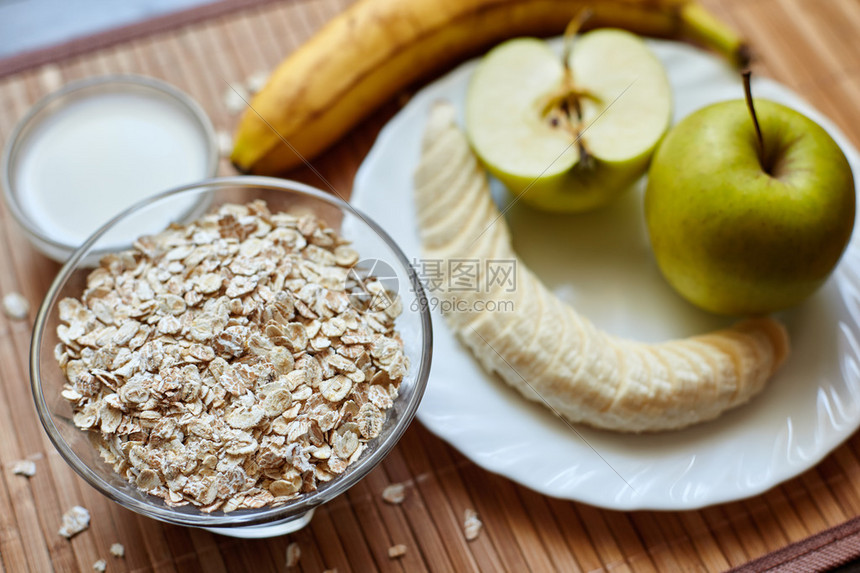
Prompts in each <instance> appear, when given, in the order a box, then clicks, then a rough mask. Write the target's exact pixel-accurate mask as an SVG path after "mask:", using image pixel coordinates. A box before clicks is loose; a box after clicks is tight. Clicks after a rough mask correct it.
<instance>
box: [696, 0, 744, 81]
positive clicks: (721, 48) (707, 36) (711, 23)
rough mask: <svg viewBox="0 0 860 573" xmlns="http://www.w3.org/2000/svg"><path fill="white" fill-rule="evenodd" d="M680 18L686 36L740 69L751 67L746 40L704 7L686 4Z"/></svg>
mask: <svg viewBox="0 0 860 573" xmlns="http://www.w3.org/2000/svg"><path fill="white" fill-rule="evenodd" d="M679 16H680V19H681V31H682V33H683V34H684V35H685V36H687V37H688V38H690V39H691V40H695V41H697V42H699V43H701V44H703V45H705V46H710V47H711V48H713V49H714V50H716V51H717V52H719V53H720V54H722V55H723V56H725V57H726V58H727V59H728V60H729V61H730V62H732V63H733V64H735V65H736V66H737V67H738V68H745V67H747V66H748V65H749V63H750V59H751V57H750V49H749V46H748V45H747V43H746V42H745V41H744V39H743V38H741V37H740V36H738V34H737V33H736V32H735V31H734V30H732V29H731V28H729V27H728V26H726V25H725V24H724V23H723V22H721V21H720V20H718V19H717V18H716V16H714V15H713V14H711V13H710V12H709V11H708V10H707V9H706V8H705V7H704V6H702V5H700V4H698V3H697V2H695V1H689V2H686V3H685V4H683V5H682V6H681V9H680V13H679Z"/></svg>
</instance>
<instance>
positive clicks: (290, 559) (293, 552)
mask: <svg viewBox="0 0 860 573" xmlns="http://www.w3.org/2000/svg"><path fill="white" fill-rule="evenodd" d="M301 558H302V548H301V547H299V544H298V543H296V542H293V543H290V544H289V545H287V567H295V566H296V565H298V564H299V559H301Z"/></svg>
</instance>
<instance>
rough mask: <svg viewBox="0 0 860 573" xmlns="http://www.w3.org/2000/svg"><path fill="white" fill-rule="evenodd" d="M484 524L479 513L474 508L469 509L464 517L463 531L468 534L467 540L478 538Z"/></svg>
mask: <svg viewBox="0 0 860 573" xmlns="http://www.w3.org/2000/svg"><path fill="white" fill-rule="evenodd" d="M483 526H484V524H483V523H481V520H480V519H478V513H477V512H476V511H475V510H474V509H467V510H466V512H465V515H464V519H463V533H465V535H466V540H467V541H472V540H473V539H477V538H478V534H479V533H480V532H481V528H482V527H483Z"/></svg>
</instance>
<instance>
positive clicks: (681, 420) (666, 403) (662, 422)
mask: <svg viewBox="0 0 860 573" xmlns="http://www.w3.org/2000/svg"><path fill="white" fill-rule="evenodd" d="M415 201H416V206H417V208H418V221H419V227H420V233H421V240H422V244H423V248H424V254H425V256H426V257H428V258H431V259H472V260H474V259H479V260H481V261H487V260H494V259H496V260H499V259H500V260H512V259H516V253H515V252H514V250H513V247H512V245H511V239H510V231H509V229H508V226H507V223H506V222H505V219H504V217H502V216H501V215H500V213H499V211H498V209H497V208H496V206H495V204H494V203H493V201H492V198H491V197H490V191H489V186H488V182H487V177H486V173H485V172H484V170H483V169H482V168H481V166H480V165H479V164H478V162H477V160H476V158H475V155H474V154H473V153H472V151H471V149H470V148H469V144H468V141H467V140H466V137H465V135H464V134H463V133H462V131H461V130H460V129H459V128H458V127H457V125H456V123H455V120H454V110H453V108H452V107H451V106H450V104H437V105H436V106H434V108H433V110H432V112H431V114H430V118H429V121H428V125H427V128H426V131H425V134H424V142H423V153H422V158H421V162H420V164H419V166H418V169H417V171H416V174H415ZM516 265H517V266H516V269H517V285H516V289H515V290H514V292H507V289H505V288H502V286H501V285H498V284H490V282H491V281H490V280H489V277H487V276H486V275H485V273H484V272H482V273H480V274H479V283H478V284H479V288H477V289H471V290H470V291H469V292H458V293H456V298H457V299H458V300H459V301H460V306H459V307H458V309H457V310H452V311H451V312H447V313H446V315H445V318H446V321H447V322H448V324H449V326H450V327H451V328H452V330H453V331H454V332H455V333H456V334H457V336H458V337H459V338H460V339H461V340H462V341H463V343H464V344H465V345H466V346H468V347H469V349H470V350H471V351H472V353H473V354H474V356H475V357H476V358H477V359H478V361H479V362H480V364H481V365H482V366H483V368H484V369H486V370H487V371H491V372H496V373H498V375H499V376H500V377H501V378H502V379H504V380H505V381H506V382H507V383H508V384H510V385H512V386H513V387H515V388H517V389H518V390H519V391H520V392H522V394H523V395H524V396H526V397H527V398H529V399H531V400H535V401H537V402H541V403H545V404H547V405H548V406H549V407H551V408H552V409H553V410H554V411H556V412H558V413H560V414H561V415H562V416H564V417H565V418H567V419H568V420H570V421H572V422H581V423H585V424H589V425H592V426H596V427H599V428H606V429H610V430H618V431H626V432H649V431H659V430H670V429H677V428H682V427H684V426H688V425H690V424H695V423H698V422H703V421H705V420H710V419H713V418H716V417H717V416H719V415H720V414H721V413H722V412H724V411H726V410H728V409H730V408H734V407H735V406H738V405H740V404H743V403H744V402H746V401H747V400H749V399H750V398H751V397H752V396H754V395H755V394H757V393H758V392H759V391H761V389H762V388H763V387H764V385H765V383H766V382H767V380H768V378H769V377H770V376H771V375H772V374H773V373H774V372H775V371H776V370H777V369H778V368H779V366H780V365H781V364H782V363H783V361H784V360H785V358H786V356H787V354H788V351H789V342H788V335H787V333H786V331H785V328H784V327H783V326H782V325H781V324H780V323H778V322H776V321H775V320H773V319H770V318H757V319H750V320H745V321H742V322H740V323H738V324H736V325H734V326H732V327H731V328H727V329H724V330H719V331H716V332H711V333H707V334H703V335H700V336H693V337H690V338H686V339H682V340H673V341H669V342H662V343H659V344H645V343H640V342H635V341H631V340H624V339H621V338H617V337H615V336H612V335H610V334H607V333H605V332H602V331H600V330H599V329H598V328H596V327H595V326H594V324H592V323H591V321H589V320H588V319H587V318H586V317H584V316H581V315H579V314H577V313H576V311H574V310H573V309H572V308H571V307H570V306H568V305H566V304H565V303H563V302H562V301H561V300H559V299H558V298H557V297H556V296H555V295H554V294H553V293H552V292H550V291H549V290H548V289H547V288H546V287H545V286H544V285H543V283H542V282H541V281H540V279H538V278H537V277H536V276H535V275H534V274H533V273H532V272H531V271H530V270H529V269H528V268H527V267H526V266H525V265H524V264H523V263H522V262H521V261H517V263H516ZM443 269H444V272H446V273H447V271H448V265H443ZM485 270H486V265H482V271H485ZM445 278H449V277H445ZM441 294H442V295H443V296H446V295H447V296H449V297H451V298H454V295H453V294H452V293H449V292H447V289H446V291H445V292H444V293H441ZM478 301H480V302H484V303H485V302H486V301H493V302H495V303H496V305H497V308H507V309H509V310H508V311H500V312H485V311H478V310H475V308H476V306H475V305H473V304H472V303H474V302H478ZM503 304H509V305H510V306H507V307H505V306H503ZM478 306H480V305H478ZM463 309H465V310H463Z"/></svg>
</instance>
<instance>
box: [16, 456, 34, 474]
mask: <svg viewBox="0 0 860 573" xmlns="http://www.w3.org/2000/svg"><path fill="white" fill-rule="evenodd" d="M12 473H14V474H15V475H19V476H26V477H33V476H34V475H36V464H35V463H33V461H31V460H19V461H17V462H15V463H14V464H12Z"/></svg>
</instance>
